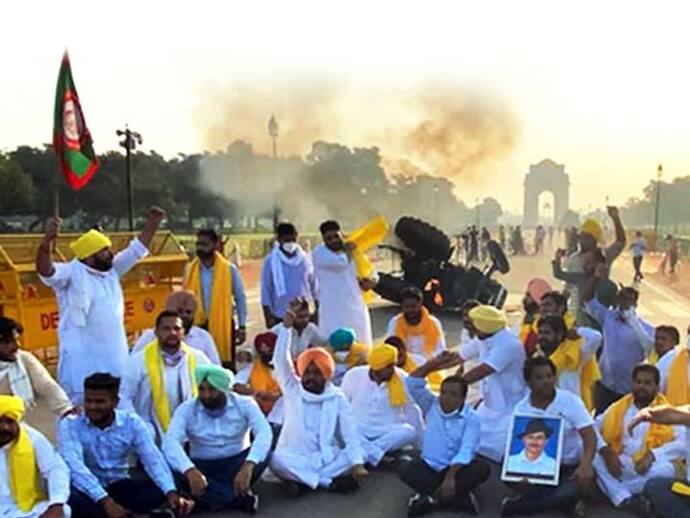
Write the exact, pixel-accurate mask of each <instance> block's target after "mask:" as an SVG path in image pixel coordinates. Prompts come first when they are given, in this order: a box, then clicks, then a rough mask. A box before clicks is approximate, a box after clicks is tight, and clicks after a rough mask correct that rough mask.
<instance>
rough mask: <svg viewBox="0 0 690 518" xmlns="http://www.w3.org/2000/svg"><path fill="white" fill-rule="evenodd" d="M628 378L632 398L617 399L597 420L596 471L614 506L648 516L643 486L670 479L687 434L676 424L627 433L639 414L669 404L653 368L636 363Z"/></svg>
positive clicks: (648, 425) (648, 426)
mask: <svg viewBox="0 0 690 518" xmlns="http://www.w3.org/2000/svg"><path fill="white" fill-rule="evenodd" d="M632 380H633V390H632V394H628V395H626V396H624V397H623V398H621V399H619V400H618V401H616V402H615V403H614V404H613V405H611V406H610V407H609V408H608V409H607V410H606V412H605V413H604V414H602V415H600V416H599V418H598V419H597V425H598V427H599V432H600V434H601V436H602V437H603V441H604V443H603V444H601V445H600V447H599V456H598V457H597V458H596V459H595V461H594V469H595V470H596V472H597V476H598V482H599V486H600V487H601V489H602V491H604V493H605V494H606V496H608V497H609V498H610V499H611V502H612V503H613V505H615V506H616V507H617V508H621V509H626V510H629V511H631V512H633V513H635V514H637V515H638V516H648V515H649V504H648V502H647V501H646V500H645V499H644V498H643V497H642V496H641V493H642V490H643V488H644V485H645V483H646V482H647V481H648V480H651V479H653V478H670V477H673V476H674V474H675V471H676V470H675V468H676V466H675V465H676V464H678V463H679V462H680V461H682V460H683V459H684V458H685V430H684V429H683V427H682V426H678V425H676V426H670V425H661V424H653V423H642V424H640V425H639V426H637V427H635V428H634V429H633V430H632V433H630V434H629V433H628V432H627V429H628V425H629V424H630V423H631V422H632V420H633V418H634V417H635V415H637V413H638V412H639V411H640V410H642V409H644V408H648V407H655V406H659V405H664V404H667V400H666V398H665V397H664V396H663V394H661V393H660V392H659V371H658V369H657V368H656V367H654V366H653V365H646V364H640V365H637V366H636V367H635V369H634V370H633V374H632Z"/></svg>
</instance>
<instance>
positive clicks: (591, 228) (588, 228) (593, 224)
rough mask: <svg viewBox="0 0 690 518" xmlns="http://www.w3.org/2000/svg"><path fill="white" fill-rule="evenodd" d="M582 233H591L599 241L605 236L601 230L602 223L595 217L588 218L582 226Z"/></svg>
mask: <svg viewBox="0 0 690 518" xmlns="http://www.w3.org/2000/svg"><path fill="white" fill-rule="evenodd" d="M580 234H589V235H590V236H592V237H593V238H594V239H595V240H596V242H597V243H599V242H600V241H601V238H602V237H603V232H602V230H601V225H600V224H599V222H598V221H597V220H595V219H587V220H585V222H584V223H583V224H582V226H581V227H580Z"/></svg>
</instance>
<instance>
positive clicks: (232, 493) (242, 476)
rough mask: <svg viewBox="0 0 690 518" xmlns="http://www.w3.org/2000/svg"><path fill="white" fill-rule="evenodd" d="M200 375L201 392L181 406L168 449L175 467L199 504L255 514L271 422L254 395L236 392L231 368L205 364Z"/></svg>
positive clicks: (168, 435) (167, 440) (166, 439)
mask: <svg viewBox="0 0 690 518" xmlns="http://www.w3.org/2000/svg"><path fill="white" fill-rule="evenodd" d="M196 379H197V383H198V386H199V395H198V397H196V398H193V399H190V400H188V401H185V402H184V403H182V405H180V406H179V407H178V409H177V410H176V411H175V415H174V416H173V419H172V422H171V423H170V428H169V429H168V431H167V433H166V434H165V437H164V439H163V453H164V454H165V457H166V459H167V460H168V463H169V464H170V466H172V468H173V470H175V471H176V472H178V473H181V474H183V475H184V476H185V479H186V481H187V485H188V486H189V489H190V492H191V494H192V496H193V497H194V499H195V500H196V502H197V503H198V504H199V507H201V508H202V509H206V510H209V511H212V512H216V511H221V510H238V511H246V512H249V513H251V514H254V513H256V511H257V509H258V506H259V497H258V496H257V495H255V494H254V493H252V491H251V487H252V484H253V483H254V482H256V481H257V480H258V479H259V477H260V476H261V473H262V472H263V470H264V469H265V468H266V465H267V461H266V459H267V457H268V453H269V451H270V449H271V439H272V435H271V428H270V427H269V426H268V422H267V421H266V418H265V417H264V415H263V414H262V413H261V410H260V409H259V407H258V406H257V404H256V403H255V402H254V400H253V399H252V398H251V397H247V396H241V395H239V394H233V392H232V387H233V385H234V380H233V374H232V372H231V371H229V370H227V369H223V368H222V367H219V366H217V365H205V366H204V365H201V366H198V367H197V368H196ZM250 432H251V433H252V435H253V441H252V442H251V446H250V435H249V434H250ZM185 445H188V450H187V451H188V452H189V455H188V454H187V453H186V452H185Z"/></svg>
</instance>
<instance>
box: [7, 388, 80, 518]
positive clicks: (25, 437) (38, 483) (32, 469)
mask: <svg viewBox="0 0 690 518" xmlns="http://www.w3.org/2000/svg"><path fill="white" fill-rule="evenodd" d="M23 418H24V402H23V401H22V400H21V398H18V397H17V396H0V516H7V517H12V518H62V517H63V516H69V509H68V508H67V506H66V504H67V499H68V498H69V471H68V469H67V466H65V463H64V461H63V460H62V459H61V458H60V456H59V455H58V454H57V453H56V451H55V450H54V449H53V446H52V445H51V444H50V443H49V442H48V439H46V438H45V436H44V435H43V434H42V433H40V432H39V431H38V430H34V429H33V428H31V427H30V426H28V425H26V424H24V423H22V422H21V421H22V419H23ZM44 488H45V490H44Z"/></svg>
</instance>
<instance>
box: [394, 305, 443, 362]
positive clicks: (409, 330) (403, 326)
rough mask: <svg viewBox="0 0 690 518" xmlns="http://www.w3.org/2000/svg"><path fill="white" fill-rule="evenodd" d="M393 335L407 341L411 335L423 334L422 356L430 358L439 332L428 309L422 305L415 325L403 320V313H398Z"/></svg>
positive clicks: (439, 336)
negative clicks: (417, 322) (420, 314)
mask: <svg viewBox="0 0 690 518" xmlns="http://www.w3.org/2000/svg"><path fill="white" fill-rule="evenodd" d="M395 335H396V336H399V337H400V338H402V339H403V340H404V342H405V343H407V342H408V341H409V339H410V337H411V336H419V335H423V336H424V356H426V357H427V358H431V356H432V355H433V354H434V351H435V350H436V346H437V345H438V341H439V340H440V339H441V332H440V331H439V329H438V327H437V326H436V324H435V323H434V321H433V320H432V319H431V316H430V314H429V310H428V309H426V308H425V307H423V306H422V318H421V319H420V321H419V324H417V325H416V326H413V325H410V324H409V323H408V322H407V320H405V315H400V316H399V317H398V320H397V322H396V323H395Z"/></svg>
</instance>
